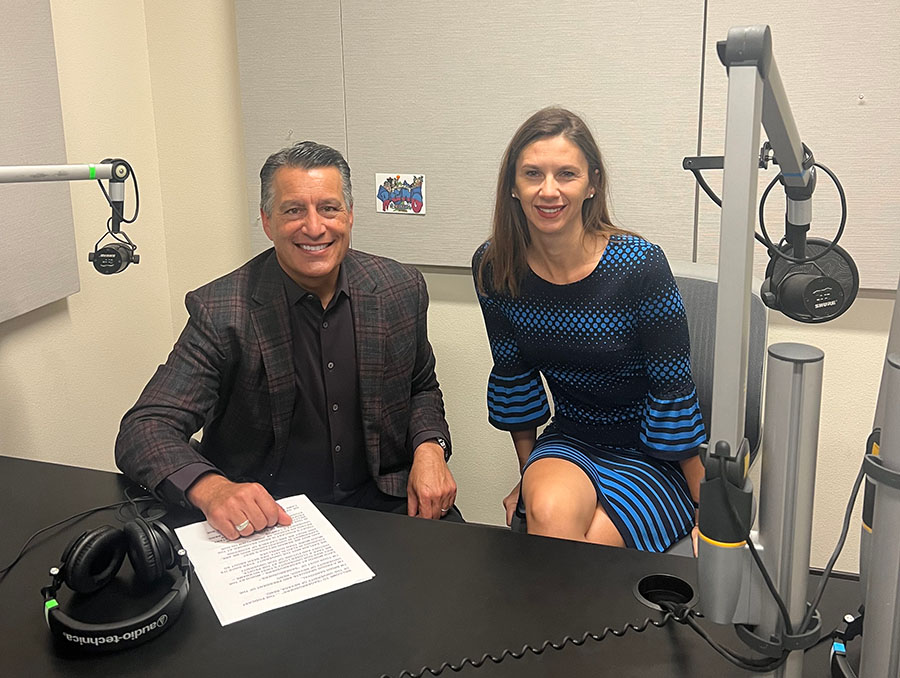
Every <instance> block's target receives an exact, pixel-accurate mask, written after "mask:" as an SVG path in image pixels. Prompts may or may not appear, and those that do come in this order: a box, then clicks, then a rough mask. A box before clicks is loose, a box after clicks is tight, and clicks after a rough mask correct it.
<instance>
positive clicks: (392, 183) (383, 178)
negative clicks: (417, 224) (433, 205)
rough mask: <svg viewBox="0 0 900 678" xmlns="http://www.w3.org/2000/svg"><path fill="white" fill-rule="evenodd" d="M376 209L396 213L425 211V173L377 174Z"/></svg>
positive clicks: (422, 212)
mask: <svg viewBox="0 0 900 678" xmlns="http://www.w3.org/2000/svg"><path fill="white" fill-rule="evenodd" d="M375 199H376V201H377V202H376V205H377V207H376V209H377V210H378V211H380V212H392V213H394V214H424V213H425V175H424V174H408V175H404V174H376V175H375Z"/></svg>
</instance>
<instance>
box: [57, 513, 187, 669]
mask: <svg viewBox="0 0 900 678" xmlns="http://www.w3.org/2000/svg"><path fill="white" fill-rule="evenodd" d="M126 553H127V554H128V560H129V561H130V562H131V566H132V567H133V568H134V572H135V574H136V575H137V578H138V579H139V580H140V581H141V582H143V583H145V584H151V583H153V582H155V581H157V580H159V579H160V578H161V577H162V575H163V574H164V573H165V572H166V571H167V570H169V569H172V568H175V567H177V568H178V575H177V576H176V577H175V583H173V584H172V588H171V589H170V590H169V591H168V592H167V593H166V595H165V596H163V598H162V600H160V601H159V602H158V603H156V605H154V606H153V607H152V608H151V609H149V610H147V611H146V612H144V613H143V614H139V615H137V616H135V617H131V618H130V619H124V620H122V621H115V622H110V623H105V624H89V623H86V622H81V621H78V620H77V619H73V618H72V617H70V616H69V615H67V614H66V613H65V612H63V611H62V609H60V607H59V602H58V601H57V600H56V592H57V591H58V590H59V588H60V587H61V586H62V585H63V584H66V585H68V587H69V588H70V589H72V590H73V591H75V592H77V593H93V592H94V591H97V590H99V589H101V588H103V587H104V586H106V584H108V583H109V582H111V581H112V580H113V579H114V578H115V576H116V573H117V572H118V571H119V568H120V567H121V565H122V562H123V561H124V560H125V554H126ZM60 561H61V562H60V565H59V567H53V568H50V575H51V576H52V577H53V580H52V581H51V583H50V585H49V586H45V587H44V588H42V589H41V593H43V595H44V617H45V618H46V620H47V626H48V627H49V628H50V633H52V634H53V636H54V638H56V639H57V640H58V641H59V642H60V643H61V644H62V645H63V646H64V647H71V648H76V649H82V650H91V651H110V650H124V649H127V648H130V647H134V646H135V645H138V644H139V643H143V642H144V641H147V640H151V639H152V638H155V637H156V636H158V635H159V634H161V633H162V632H163V631H165V630H166V629H168V628H169V627H170V626H171V625H172V624H174V623H175V620H176V619H177V618H178V615H179V614H180V613H181V608H182V605H183V604H184V599H185V598H186V597H187V594H188V590H189V589H190V574H191V563H190V560H188V557H187V553H185V551H184V549H183V548H182V547H181V544H180V543H179V542H178V539H177V538H176V537H175V534H174V533H173V532H172V530H170V529H169V527H168V526H166V525H164V524H163V523H161V522H158V521H153V520H145V519H144V518H134V519H133V520H130V521H129V522H127V523H125V525H124V526H123V528H122V529H121V530H119V529H117V528H114V527H111V526H109V525H103V526H101V527H98V528H96V529H93V530H90V531H89V532H84V533H82V534H81V535H80V536H78V537H77V538H75V539H74V540H73V541H72V542H71V543H70V544H69V545H68V546H67V547H66V550H65V551H63V554H62V557H61V558H60Z"/></svg>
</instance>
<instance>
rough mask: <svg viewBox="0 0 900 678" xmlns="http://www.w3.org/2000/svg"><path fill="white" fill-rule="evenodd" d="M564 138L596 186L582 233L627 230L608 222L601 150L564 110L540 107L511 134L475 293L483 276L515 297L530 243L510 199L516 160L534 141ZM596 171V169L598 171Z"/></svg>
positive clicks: (587, 205)
mask: <svg viewBox="0 0 900 678" xmlns="http://www.w3.org/2000/svg"><path fill="white" fill-rule="evenodd" d="M557 136H564V137H565V138H566V139H568V140H569V141H571V142H572V143H573V144H575V146H577V147H578V148H579V149H580V150H581V152H582V153H583V154H584V157H585V159H586V160H587V164H588V176H589V179H588V181H589V182H590V184H591V186H593V187H594V197H593V198H592V199H590V200H585V201H584V203H583V204H582V206H581V219H582V223H583V224H584V232H585V235H588V234H601V233H602V234H613V233H628V231H625V230H623V229H620V228H617V227H616V226H613V225H612V222H611V220H610V216H609V206H608V202H609V201H608V194H609V188H608V185H607V178H606V168H605V167H604V166H603V158H602V156H601V155H600V149H599V148H598V147H597V142H596V141H594V137H593V135H592V134H591V131H590V130H589V129H588V127H587V125H586V124H585V123H584V121H583V120H582V119H581V118H580V117H578V116H577V115H575V114H574V113H572V112H571V111H567V110H566V109H564V108H556V107H551V108H544V109H542V110H540V111H538V112H537V113H535V114H534V115H532V116H531V117H530V118H528V120H526V121H525V122H524V123H522V126H521V127H519V129H518V130H517V131H516V133H515V134H514V135H513V138H512V140H510V142H509V145H508V146H507V147H506V152H505V153H504V154H503V161H502V163H501V165H500V176H499V177H498V179H497V199H496V202H495V204H494V219H493V226H492V229H491V237H490V243H491V244H490V246H489V247H488V248H487V249H486V251H485V253H484V256H483V257H482V258H481V263H480V265H479V267H478V270H477V271H476V275H475V280H476V285H477V287H478V291H479V293H481V294H485V289H486V288H487V287H488V285H486V283H487V278H486V276H487V275H488V274H489V277H490V288H491V289H492V290H493V291H495V292H499V293H501V294H503V293H505V294H509V295H510V296H513V297H514V296H516V294H518V291H519V285H520V284H521V282H522V279H523V278H524V276H525V272H526V271H527V269H528V264H527V262H526V259H525V252H526V250H527V249H528V245H529V244H530V243H531V235H530V234H529V232H528V223H527V221H526V220H525V213H524V212H523V211H522V207H521V205H520V204H519V201H518V200H516V199H514V198H513V197H512V192H513V189H514V187H515V182H516V162H517V161H518V159H519V154H521V152H522V150H523V149H524V148H525V147H526V146H528V144H530V143H532V142H534V141H537V140H538V139H546V138H550V137H557ZM598 172H599V173H598Z"/></svg>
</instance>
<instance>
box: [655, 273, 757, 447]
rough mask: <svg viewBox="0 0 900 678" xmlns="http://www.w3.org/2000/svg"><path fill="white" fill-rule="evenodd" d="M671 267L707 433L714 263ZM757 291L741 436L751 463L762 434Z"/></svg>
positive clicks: (713, 333) (715, 285)
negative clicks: (687, 335) (679, 299)
mask: <svg viewBox="0 0 900 678" xmlns="http://www.w3.org/2000/svg"><path fill="white" fill-rule="evenodd" d="M672 269H673V273H674V275H675V282H676V283H677V284H678V290H679V291H680V292H681V297H682V299H683V300H684V309H685V312H686V314H687V321H688V330H689V332H690V336H691V371H692V373H693V375H694V383H695V384H696V386H697V396H698V398H699V400H700V410H701V412H702V413H703V421H704V423H705V424H706V430H707V433H708V432H709V426H710V421H711V412H712V388H713V358H714V353H715V346H716V291H717V289H718V283H717V281H716V276H717V270H716V268H715V267H714V266H704V265H700V264H681V265H673V267H672ZM757 290H759V286H758V285H755V284H754V291H753V294H752V295H751V298H750V337H749V346H748V352H747V355H748V364H747V409H746V414H745V421H744V435H745V436H746V438H747V440H748V441H749V443H750V460H751V462H752V461H753V460H754V459H755V458H756V454H757V452H758V451H759V444H760V442H761V441H760V438H761V437H762V431H761V410H762V383H763V366H764V363H765V356H766V335H767V332H768V310H767V309H766V306H765V304H763V301H762V299H761V298H760V297H759V293H758V291H757ZM710 442H712V441H710Z"/></svg>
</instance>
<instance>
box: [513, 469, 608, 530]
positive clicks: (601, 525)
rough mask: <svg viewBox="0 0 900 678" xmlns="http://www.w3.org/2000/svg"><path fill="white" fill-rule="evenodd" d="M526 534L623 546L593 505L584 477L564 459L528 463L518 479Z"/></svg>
mask: <svg viewBox="0 0 900 678" xmlns="http://www.w3.org/2000/svg"><path fill="white" fill-rule="evenodd" d="M522 499H523V501H524V502H525V514H526V517H527V525H528V533H529V534H540V535H544V536H546V537H558V538H560V539H572V540H574V541H589V542H592V543H595V544H608V545H610V546H624V545H625V542H624V541H623V540H622V537H621V535H620V534H619V532H618V530H617V529H616V527H615V525H613V523H612V521H611V520H610V519H609V516H608V515H606V512H605V511H604V510H603V507H602V506H600V504H598V502H597V490H596V489H595V488H594V484H593V483H592V482H591V480H590V478H588V476H587V474H586V473H585V472H584V471H583V470H582V469H581V468H579V467H578V466H577V465H575V464H573V463H572V462H570V461H566V460H565V459H557V458H553V457H545V458H543V459H538V460H536V461H534V462H532V463H531V464H530V465H529V466H528V468H526V469H525V475H524V476H523V478H522Z"/></svg>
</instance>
